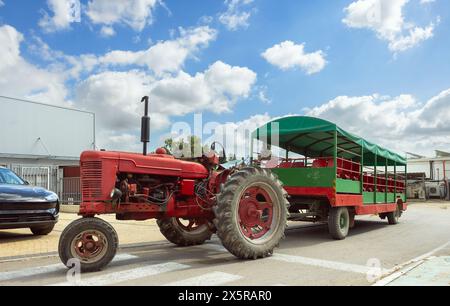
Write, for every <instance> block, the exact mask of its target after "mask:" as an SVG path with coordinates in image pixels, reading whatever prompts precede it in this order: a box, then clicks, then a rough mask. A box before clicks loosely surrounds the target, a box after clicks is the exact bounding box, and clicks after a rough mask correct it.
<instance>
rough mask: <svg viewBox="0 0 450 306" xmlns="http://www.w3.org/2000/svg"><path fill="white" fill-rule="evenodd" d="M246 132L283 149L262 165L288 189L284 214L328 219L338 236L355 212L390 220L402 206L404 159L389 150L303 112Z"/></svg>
mask: <svg viewBox="0 0 450 306" xmlns="http://www.w3.org/2000/svg"><path fill="white" fill-rule="evenodd" d="M252 136H253V138H254V140H260V141H262V142H264V143H265V144H266V145H269V146H270V147H272V149H273V147H274V146H276V147H278V148H279V149H280V151H281V154H282V155H284V156H282V157H280V158H276V157H274V156H271V159H272V160H273V159H274V158H276V159H277V162H275V163H273V162H272V163H270V162H268V163H267V165H269V164H271V166H269V168H270V169H271V171H272V172H273V173H275V174H276V175H277V176H278V179H279V180H280V181H281V182H282V183H283V185H284V189H285V190H286V191H287V193H288V194H289V202H290V208H289V213H290V217H289V218H290V220H294V221H312V222H321V221H325V222H328V224H329V230H330V233H331V235H332V236H333V238H336V239H343V238H345V237H346V236H347V234H348V230H349V228H350V227H352V226H353V224H354V217H355V215H368V214H378V215H379V216H380V217H381V218H382V219H386V218H387V219H388V221H389V223H390V224H396V223H397V222H398V219H399V217H400V216H401V214H402V212H403V211H405V210H406V172H407V162H406V159H405V158H404V157H402V156H400V155H399V154H397V153H395V152H392V151H390V150H387V149H385V148H383V147H380V146H378V145H376V144H373V143H371V142H369V141H367V140H365V139H363V138H360V137H358V136H355V135H353V134H352V133H349V132H347V131H345V130H343V129H341V128H340V127H339V126H337V125H336V124H334V123H331V122H328V121H325V120H322V119H318V118H312V117H305V116H297V117H285V118H281V119H278V120H275V121H272V122H270V123H268V124H266V125H264V126H262V127H260V128H258V129H257V130H256V131H255V132H254V133H253V135H252ZM254 144H255V141H253V142H252V152H253V153H259V154H258V156H261V152H254V150H253V147H254ZM254 162H255V163H257V164H258V163H259V164H261V160H260V159H259V160H256V159H254Z"/></svg>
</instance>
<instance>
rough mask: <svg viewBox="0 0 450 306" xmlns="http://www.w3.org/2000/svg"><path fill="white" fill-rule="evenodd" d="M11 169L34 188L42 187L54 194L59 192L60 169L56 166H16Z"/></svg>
mask: <svg viewBox="0 0 450 306" xmlns="http://www.w3.org/2000/svg"><path fill="white" fill-rule="evenodd" d="M10 168H11V170H12V171H14V172H15V173H17V174H18V175H19V176H20V177H22V178H23V179H24V180H26V181H27V182H28V183H30V185H32V186H36V187H42V188H45V189H48V190H51V191H53V192H57V191H58V167H56V166H31V165H17V164H15V165H11V166H10Z"/></svg>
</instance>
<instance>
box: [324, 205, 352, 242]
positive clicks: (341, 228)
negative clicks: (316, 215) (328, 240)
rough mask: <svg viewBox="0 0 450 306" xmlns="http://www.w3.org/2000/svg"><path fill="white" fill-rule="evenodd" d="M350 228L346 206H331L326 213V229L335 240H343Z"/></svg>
mask: <svg viewBox="0 0 450 306" xmlns="http://www.w3.org/2000/svg"><path fill="white" fill-rule="evenodd" d="M349 229H350V214H349V211H348V208H347V207H332V208H331V209H330V212H329V215H328V231H329V232H330V235H331V237H333V239H335V240H344V239H345V238H346V237H347V236H348V232H349Z"/></svg>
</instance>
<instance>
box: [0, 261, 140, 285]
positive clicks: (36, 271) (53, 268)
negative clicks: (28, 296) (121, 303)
mask: <svg viewBox="0 0 450 306" xmlns="http://www.w3.org/2000/svg"><path fill="white" fill-rule="evenodd" d="M135 258H137V256H134V255H130V254H119V255H117V256H116V257H115V258H114V260H113V263H117V262H121V261H126V260H130V259H135ZM65 270H67V268H65V267H64V265H63V264H62V263H60V264H54V265H48V266H42V267H32V268H25V269H22V270H16V271H10V272H0V282H2V281H8V280H13V279H17V278H27V277H31V276H36V275H40V274H48V273H54V272H58V271H65Z"/></svg>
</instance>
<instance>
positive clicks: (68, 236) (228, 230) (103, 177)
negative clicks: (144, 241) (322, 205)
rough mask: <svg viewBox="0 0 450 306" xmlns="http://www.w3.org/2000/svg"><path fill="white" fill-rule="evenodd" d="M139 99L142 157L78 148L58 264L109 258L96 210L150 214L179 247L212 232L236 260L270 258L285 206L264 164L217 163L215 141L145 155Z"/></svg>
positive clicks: (111, 245) (86, 266) (111, 241)
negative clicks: (77, 182) (74, 189)
mask: <svg viewBox="0 0 450 306" xmlns="http://www.w3.org/2000/svg"><path fill="white" fill-rule="evenodd" d="M143 102H145V109H146V110H145V116H144V117H143V119H142V139H141V140H142V142H143V143H144V152H143V154H142V155H141V154H133V153H122V152H106V151H87V152H83V153H82V155H81V160H80V164H81V189H82V204H81V206H80V212H79V214H80V216H81V217H82V218H81V219H79V220H76V221H74V222H73V223H71V224H70V225H69V226H68V227H67V228H66V229H65V230H64V231H63V233H62V235H61V238H60V241H59V255H60V258H61V260H62V262H63V263H64V264H66V265H67V264H68V262H69V260H70V259H73V258H75V259H78V260H79V261H80V262H81V270H82V271H84V272H90V271H97V270H100V269H102V268H103V267H105V266H106V265H108V264H109V263H110V262H111V260H112V259H113V258H114V256H115V254H116V251H117V248H118V245H119V240H118V236H117V233H116V231H115V230H114V228H113V227H112V226H111V225H110V224H108V223H107V222H105V221H103V220H101V219H99V218H96V216H97V215H103V214H115V215H116V218H117V219H118V220H138V221H142V220H148V219H157V224H158V226H159V228H160V230H161V233H162V234H163V235H164V236H165V237H166V238H167V239H168V240H169V241H170V242H172V243H174V244H176V245H178V246H193V245H200V244H203V243H204V242H206V241H207V240H209V239H210V238H211V236H212V235H213V234H214V233H216V234H217V236H218V237H219V238H220V240H221V241H222V244H223V245H224V247H225V248H226V249H227V250H228V251H230V252H231V253H232V254H233V255H235V256H237V257H238V258H242V259H257V258H263V257H267V256H270V255H271V254H272V253H273V250H274V248H275V247H277V246H278V244H279V242H280V240H281V239H282V238H283V237H284V232H285V228H286V224H287V216H288V207H289V203H288V201H287V193H286V191H284V189H283V187H282V184H281V182H280V181H279V180H278V179H277V178H276V177H275V176H274V175H273V174H272V173H271V172H270V171H269V170H265V169H260V168H251V167H249V168H242V169H231V170H229V169H228V170H227V169H224V168H221V167H220V165H219V156H218V154H217V153H215V150H214V149H215V145H213V146H212V153H211V152H210V153H209V154H205V155H203V156H202V157H201V158H198V159H197V160H196V161H186V160H180V159H175V158H174V157H173V156H171V155H168V154H167V152H166V150H164V149H158V150H156V152H155V153H154V154H149V155H148V154H147V143H148V142H149V139H150V137H149V134H150V128H149V126H150V118H149V117H148V98H147V97H144V98H143Z"/></svg>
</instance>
